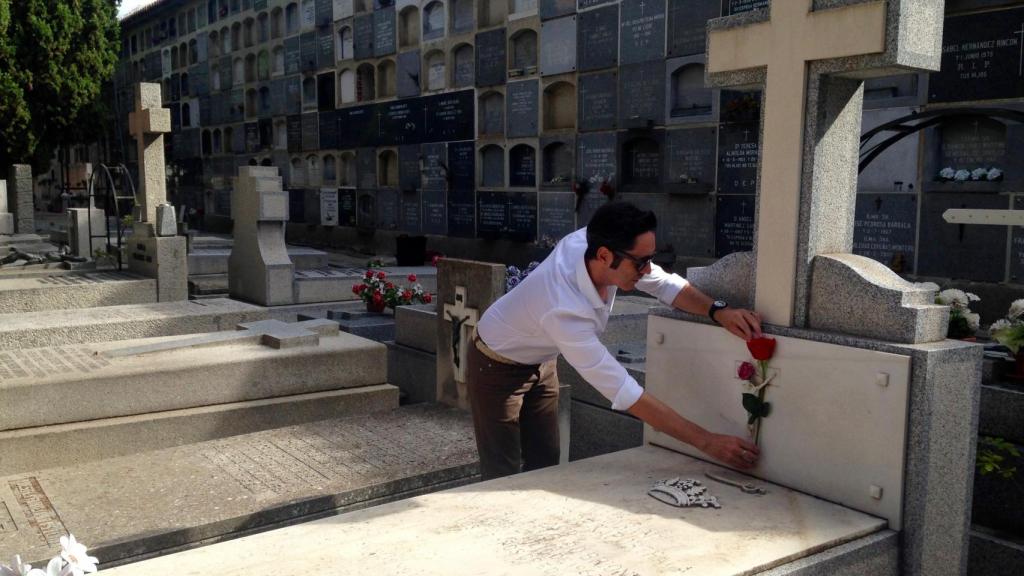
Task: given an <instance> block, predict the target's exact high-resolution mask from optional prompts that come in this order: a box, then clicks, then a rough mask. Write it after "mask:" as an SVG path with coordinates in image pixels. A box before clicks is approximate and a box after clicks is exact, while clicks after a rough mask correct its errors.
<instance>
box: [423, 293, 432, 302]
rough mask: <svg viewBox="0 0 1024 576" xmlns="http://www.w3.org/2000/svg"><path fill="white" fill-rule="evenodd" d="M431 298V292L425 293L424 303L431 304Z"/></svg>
mask: <svg viewBox="0 0 1024 576" xmlns="http://www.w3.org/2000/svg"><path fill="white" fill-rule="evenodd" d="M430 300H431V298H430V294H424V295H423V303H424V304H430Z"/></svg>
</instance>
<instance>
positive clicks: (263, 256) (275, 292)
mask: <svg viewBox="0 0 1024 576" xmlns="http://www.w3.org/2000/svg"><path fill="white" fill-rule="evenodd" d="M231 214H232V215H233V217H234V220H235V228H234V236H235V242H234V244H233V245H232V248H231V256H230V257H229V258H228V286H229V290H230V292H231V297H232V298H240V299H242V300H246V301H249V302H253V303H255V304H261V305H263V306H278V305H282V304H291V303H293V302H294V301H295V292H294V289H293V285H294V283H295V265H294V264H292V260H291V258H289V256H288V248H287V247H286V246H285V243H284V226H285V222H287V221H288V193H287V192H285V191H284V190H283V189H282V188H281V177H280V176H278V173H277V168H264V167H256V166H243V167H241V168H239V169H238V178H237V179H236V180H235V193H234V194H232V195H231Z"/></svg>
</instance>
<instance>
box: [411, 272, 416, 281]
mask: <svg viewBox="0 0 1024 576" xmlns="http://www.w3.org/2000/svg"><path fill="white" fill-rule="evenodd" d="M415 281H416V275H415V274H409V282H415Z"/></svg>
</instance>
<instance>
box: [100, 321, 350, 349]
mask: <svg viewBox="0 0 1024 576" xmlns="http://www.w3.org/2000/svg"><path fill="white" fill-rule="evenodd" d="M339 332H340V330H339V328H338V323H337V322H334V321H333V320H326V319H324V318H316V319H314V320H305V321H303V322H292V323H288V322H282V321H280V320H258V321H256V322H245V323H243V324H239V325H238V326H237V330H235V331H234V332H231V331H224V332H210V333H208V334H199V335H196V336H189V337H186V338H180V339H177V340H169V341H166V342H157V343H155V344H143V345H141V346H127V347H124V348H115V349H112V350H106V351H104V352H103V355H104V356H106V357H108V358H120V357H125V356H140V355H143V354H153V353H156V352H167V351H171V350H181V349H184V348H206V347H211V346H221V345H224V344H237V343H240V342H253V343H258V344H260V345H262V346H267V347H269V348H274V349H278V350H280V349H283V348H298V347H303V346H317V345H319V344H320V337H321V336H337V335H338V334H339Z"/></svg>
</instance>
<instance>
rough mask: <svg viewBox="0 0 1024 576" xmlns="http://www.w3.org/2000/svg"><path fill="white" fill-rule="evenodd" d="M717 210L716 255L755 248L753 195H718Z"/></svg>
mask: <svg viewBox="0 0 1024 576" xmlns="http://www.w3.org/2000/svg"><path fill="white" fill-rule="evenodd" d="M717 198H718V206H717V210H715V257H716V258H721V257H722V256H727V255H729V254H732V253H733V252H750V251H751V250H753V249H754V208H755V203H756V200H755V198H754V197H752V196H746V195H741V196H718V197H717Z"/></svg>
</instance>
